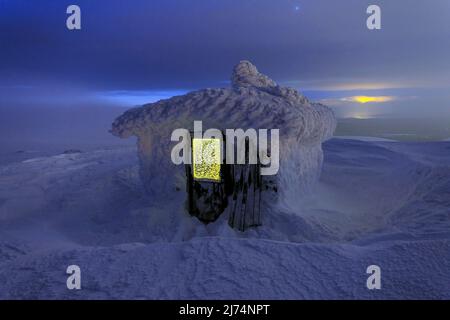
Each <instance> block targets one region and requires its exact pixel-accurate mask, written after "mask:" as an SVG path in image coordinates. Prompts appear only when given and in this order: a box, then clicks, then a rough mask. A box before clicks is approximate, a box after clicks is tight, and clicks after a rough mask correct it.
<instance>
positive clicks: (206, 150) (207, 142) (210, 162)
mask: <svg viewBox="0 0 450 320" xmlns="http://www.w3.org/2000/svg"><path fill="white" fill-rule="evenodd" d="M192 160H193V161H192V167H193V175H194V179H196V180H206V181H214V182H219V181H220V162H221V161H220V160H221V143H220V139H192Z"/></svg>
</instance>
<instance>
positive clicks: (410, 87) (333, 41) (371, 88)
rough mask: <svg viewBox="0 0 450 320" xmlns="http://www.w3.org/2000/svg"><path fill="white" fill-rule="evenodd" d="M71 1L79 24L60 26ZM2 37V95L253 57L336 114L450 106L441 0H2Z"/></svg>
mask: <svg viewBox="0 0 450 320" xmlns="http://www.w3.org/2000/svg"><path fill="white" fill-rule="evenodd" d="M70 4H77V5H79V6H80V7H81V12H82V30H79V31H69V30H67V29H66V24H65V21H66V18H67V14H66V8H67V6H68V5H70ZM369 4H378V5H380V7H381V9H382V30H379V31H369V30H367V28H366V23H365V21H366V18H367V15H366V13H365V11H366V8H367V6H368V5H369ZM0 48H1V49H0V94H1V97H0V107H2V106H3V105H5V104H13V103H19V102H20V103H29V101H34V102H36V103H37V102H39V103H37V104H45V103H54V104H67V100H70V101H72V103H73V104H83V103H85V102H86V101H91V100H98V101H99V102H101V101H104V102H105V103H109V102H111V103H114V104H123V105H124V106H128V105H133V104H137V103H142V102H145V101H149V100H156V99H158V98H164V97H167V96H170V95H173V94H179V93H183V92H186V91H187V90H190V89H196V88H202V87H218V86H219V87H220V86H227V85H228V79H229V77H230V72H231V69H232V67H233V65H234V64H236V63H237V62H238V61H239V60H242V59H249V60H251V61H252V62H253V63H254V64H256V65H257V66H258V68H259V69H260V70H261V71H262V72H264V73H266V74H268V75H270V76H271V77H272V78H274V79H275V80H276V81H278V82H279V83H281V84H283V85H289V86H292V87H296V88H298V89H300V90H301V91H304V92H305V93H306V94H307V95H308V96H310V97H312V98H314V99H316V100H322V101H324V102H327V103H328V104H330V105H332V106H333V107H335V109H336V110H338V113H340V114H341V115H342V116H355V117H364V116H365V114H366V116H370V115H375V114H380V115H381V114H382V115H384V114H394V115H407V114H414V115H424V114H427V115H429V114H432V115H437V114H440V113H441V112H447V113H448V114H450V103H449V102H450V93H449V92H450V90H449V86H450V58H449V57H450V1H448V0H433V1H420V0H408V1H406V0H395V1H392V0H390V1H366V0H342V1H335V0H270V1H268V0H163V1H157V0H146V1H143V0H130V1H122V0H86V1H83V0H77V1H46V0H40V1H32V0H28V1H25V0H0ZM357 95H368V96H386V97H389V99H387V101H385V102H379V103H377V102H373V103H368V104H364V105H363V104H360V103H357V102H355V101H354V100H352V99H353V98H352V97H354V96H357ZM20 103H19V104H20ZM358 112H359V113H360V114H358Z"/></svg>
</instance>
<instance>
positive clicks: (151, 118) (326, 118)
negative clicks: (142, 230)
mask: <svg viewBox="0 0 450 320" xmlns="http://www.w3.org/2000/svg"><path fill="white" fill-rule="evenodd" d="M231 82H232V86H231V88H217V89H203V90H199V91H194V92H191V93H188V94H186V95H182V96H176V97H172V98H170V99H166V100H160V101H158V102H155V103H151V104H146V105H144V106H142V107H137V108H134V109H131V110H128V111H126V112H125V113H124V114H123V115H121V116H120V117H118V118H117V119H116V120H115V121H114V122H113V124H112V130H111V132H112V134H114V135H116V136H118V137H121V138H128V137H130V136H136V137H137V138H138V142H137V143H138V154H139V161H140V176H141V178H142V180H143V183H144V185H145V187H146V189H147V191H148V192H149V193H150V194H152V195H153V196H154V197H155V199H157V198H158V199H161V197H170V196H171V194H172V193H173V192H174V191H175V190H184V188H185V182H184V167H183V166H175V165H174V164H173V163H172V162H171V158H170V153H171V148H172V147H173V146H174V144H175V143H174V142H171V140H170V137H171V133H172V131H173V130H174V129H177V128H185V129H188V130H191V131H192V130H193V123H194V120H201V121H202V122H203V130H207V129H209V128H216V129H220V130H225V129H238V128H240V129H244V130H246V129H249V128H253V129H256V130H257V129H279V130H280V169H279V172H278V174H277V177H276V179H277V180H276V181H277V185H278V199H284V200H285V201H289V200H290V199H296V198H298V196H299V195H300V194H302V193H303V192H305V191H307V190H308V189H310V188H311V187H312V186H313V185H314V183H315V182H316V181H317V180H318V177H319V175H320V170H321V166H322V162H323V152H322V147H321V143H322V142H323V141H325V140H327V139H328V138H331V137H332V135H333V132H334V130H335V127H336V119H335V116H334V114H333V112H332V110H331V109H330V108H328V107H327V106H324V105H322V104H319V103H313V102H310V101H309V100H308V99H307V98H306V97H305V96H303V95H302V94H300V93H299V92H298V91H297V90H295V89H292V88H287V87H281V86H279V85H277V84H276V82H275V81H273V80H272V79H270V78H269V77H267V76H265V75H263V74H261V73H260V72H258V70H257V69H256V67H255V66H254V65H253V64H251V63H250V62H248V61H241V62H239V64H238V65H237V66H235V68H234V70H233V74H232V76H231Z"/></svg>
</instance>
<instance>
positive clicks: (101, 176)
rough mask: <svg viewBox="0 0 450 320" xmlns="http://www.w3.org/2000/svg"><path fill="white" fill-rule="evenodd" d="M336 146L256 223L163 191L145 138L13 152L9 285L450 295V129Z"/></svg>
mask: <svg viewBox="0 0 450 320" xmlns="http://www.w3.org/2000/svg"><path fill="white" fill-rule="evenodd" d="M323 149H324V165H323V172H322V175H321V178H320V181H319V183H318V185H317V189H316V191H315V192H314V193H312V194H309V195H306V196H305V197H302V198H297V200H296V201H297V203H296V204H295V205H292V206H291V207H287V206H276V207H274V209H273V210H272V211H271V212H269V213H268V214H267V215H266V216H264V217H263V219H264V224H263V226H262V227H260V228H256V229H252V230H248V231H247V232H245V233H241V232H237V231H235V230H233V229H230V228H229V227H228V225H227V220H226V217H221V218H219V220H218V221H217V222H215V223H213V224H209V225H206V226H205V225H203V224H202V223H201V222H199V221H198V220H197V219H195V218H191V217H190V216H189V215H188V214H186V212H185V211H184V208H183V207H182V206H181V205H180V203H181V201H179V200H180V199H182V198H183V197H184V195H183V192H182V191H178V192H174V193H172V199H173V201H166V202H156V203H155V201H154V200H153V198H152V197H150V196H149V195H148V193H147V192H146V191H145V188H144V186H143V184H142V182H141V180H140V178H139V174H138V170H139V169H138V168H139V164H138V163H139V161H138V158H137V156H136V148H134V147H126V148H115V149H109V150H98V151H91V152H81V153H65V154H64V153H63V154H59V155H54V156H45V157H40V158H31V159H27V160H19V161H16V162H11V163H9V164H7V165H2V166H0V299H25V298H28V299H30V298H37V299H44V298H47V299H100V298H113V299H121V298H132V299H162V298H167V299H178V298H185V299H252V298H254V299H272V298H273V299H324V298H331V299H341V298H342V299H405V298H422V299H450V280H449V279H450V240H449V239H450V232H449V230H450V216H449V210H448V208H449V207H450V197H449V194H450V143H449V142H435V143H401V142H383V141H357V140H349V139H332V140H330V141H327V142H326V143H324V145H323ZM25 152H26V151H25ZM19 156H20V157H22V155H18V157H19ZM71 264H77V265H79V266H80V268H81V272H82V273H81V276H82V280H81V281H82V284H81V285H82V289H81V290H79V291H76V290H72V291H71V290H68V289H67V288H66V279H67V276H68V275H67V274H66V273H65V271H66V268H67V266H68V265H71ZM371 264H376V265H378V266H380V267H381V272H382V273H381V275H382V277H381V281H382V289H381V290H368V289H367V288H366V280H367V277H368V275H367V274H366V268H367V266H369V265H371Z"/></svg>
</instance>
